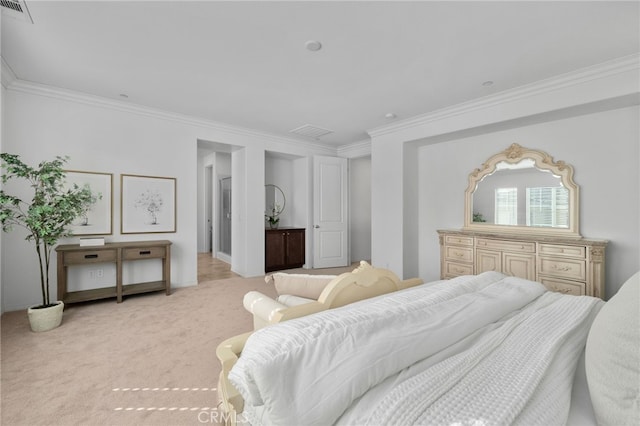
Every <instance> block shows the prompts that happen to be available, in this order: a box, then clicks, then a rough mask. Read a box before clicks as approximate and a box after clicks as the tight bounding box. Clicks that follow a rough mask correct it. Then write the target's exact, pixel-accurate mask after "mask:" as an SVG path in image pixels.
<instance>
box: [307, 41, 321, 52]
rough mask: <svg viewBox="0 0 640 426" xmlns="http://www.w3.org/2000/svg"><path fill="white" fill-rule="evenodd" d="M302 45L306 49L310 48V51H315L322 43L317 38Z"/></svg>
mask: <svg viewBox="0 0 640 426" xmlns="http://www.w3.org/2000/svg"><path fill="white" fill-rule="evenodd" d="M304 45H305V47H306V48H307V50H310V51H312V52H317V51H318V50H320V49H322V43H320V42H319V41H317V40H309V41H308V42H306V43H305V44H304Z"/></svg>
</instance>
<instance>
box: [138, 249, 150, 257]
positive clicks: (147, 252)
mask: <svg viewBox="0 0 640 426" xmlns="http://www.w3.org/2000/svg"><path fill="white" fill-rule="evenodd" d="M145 254H151V250H140V256H143V255H145Z"/></svg>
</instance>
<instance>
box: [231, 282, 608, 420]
mask: <svg viewBox="0 0 640 426" xmlns="http://www.w3.org/2000/svg"><path fill="white" fill-rule="evenodd" d="M600 306H601V301H599V300H598V299H594V298H590V297H575V296H565V295H561V294H557V293H549V292H546V291H545V289H544V287H543V286H542V285H541V284H538V283H534V282H531V281H526V280H521V279H518V278H512V277H505V276H504V275H502V274H498V273H494V272H491V273H484V274H481V275H479V276H477V277H470V276H467V277H459V278H456V279H453V280H449V281H444V282H438V283H436V284H431V285H429V284H426V285H423V286H420V287H415V288H411V289H407V290H404V291H401V292H397V293H393V294H390V295H386V296H382V297H378V298H375V299H369V300H365V301H362V302H358V303H355V304H352V305H349V306H346V307H343V308H340V309H334V310H330V311H325V312H322V313H320V314H316V315H312V316H309V317H304V318H300V319H297V320H293V321H288V322H284V323H281V324H278V325H275V326H272V327H267V328H264V329H261V330H259V331H257V332H256V333H254V334H253V335H252V336H251V337H250V338H249V340H248V341H247V344H246V346H245V347H244V349H243V352H242V355H241V357H240V359H239V360H238V362H237V364H236V365H235V366H234V368H233V369H232V371H231V373H230V375H229V379H230V380H231V382H232V383H233V384H234V386H235V387H236V388H237V389H238V391H239V392H240V394H241V395H242V396H243V398H244V400H245V410H244V414H245V416H246V417H247V418H248V420H249V421H250V422H251V423H252V424H265V425H271V424H273V425H302V424H304V425H329V424H334V423H340V424H381V425H387V424H402V425H405V424H452V423H458V424H475V423H476V422H482V424H512V423H520V424H536V423H537V424H562V423H564V421H565V420H566V416H567V413H568V407H569V398H570V392H571V382H572V377H573V372H574V370H575V365H576V362H577V359H578V356H579V354H580V351H581V350H582V347H583V346H584V341H585V339H586V334H587V331H588V329H589V326H590V324H591V321H592V319H593V317H594V315H595V313H596V312H597V310H598V308H599V307H600Z"/></svg>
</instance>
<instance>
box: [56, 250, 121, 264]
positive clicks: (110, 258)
mask: <svg viewBox="0 0 640 426" xmlns="http://www.w3.org/2000/svg"><path fill="white" fill-rule="evenodd" d="M116 257H117V251H116V250H95V251H87V250H83V251H78V252H73V251H71V252H66V253H64V261H63V262H64V264H65V265H80V264H83V263H101V262H115V261H116Z"/></svg>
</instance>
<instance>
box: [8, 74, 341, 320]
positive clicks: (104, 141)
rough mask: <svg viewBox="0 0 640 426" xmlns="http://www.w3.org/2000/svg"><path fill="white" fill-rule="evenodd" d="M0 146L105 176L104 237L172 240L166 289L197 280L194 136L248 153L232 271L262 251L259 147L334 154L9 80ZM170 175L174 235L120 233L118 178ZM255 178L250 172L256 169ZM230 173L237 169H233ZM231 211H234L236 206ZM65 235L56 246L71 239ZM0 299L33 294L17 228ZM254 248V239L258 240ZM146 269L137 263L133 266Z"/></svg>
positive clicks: (29, 255) (25, 246) (29, 299)
mask: <svg viewBox="0 0 640 426" xmlns="http://www.w3.org/2000/svg"><path fill="white" fill-rule="evenodd" d="M3 101H4V106H5V109H4V115H3V117H2V118H3V125H4V126H3V147H2V148H3V151H6V152H11V153H15V154H19V155H20V156H21V157H22V159H23V160H25V161H26V162H28V163H31V164H37V163H38V162H40V161H42V160H45V159H51V158H53V157H55V156H57V155H69V156H70V157H71V161H70V162H69V164H68V168H69V169H75V170H83V171H96V172H104V173H113V176H114V188H113V189H114V191H113V194H114V200H113V235H111V236H107V238H106V240H107V241H135V240H154V239H168V240H171V241H172V242H173V246H172V253H171V254H172V259H171V281H172V285H173V286H174V287H179V286H188V285H195V284H196V283H197V228H198V211H199V209H198V204H197V197H198V190H197V188H198V177H197V175H198V159H197V141H198V140H199V139H200V140H206V141H215V142H217V143H225V144H228V145H232V146H237V147H243V148H242V149H248V151H247V155H246V157H245V159H244V162H243V165H242V171H243V173H245V176H244V177H243V179H244V186H243V187H242V191H244V194H242V193H238V192H235V193H234V195H236V196H238V195H241V194H242V195H243V197H244V201H245V206H246V208H247V209H252V210H251V211H247V212H245V213H244V214H243V217H242V218H241V222H242V223H241V225H242V226H243V229H244V231H245V232H244V234H242V235H243V236H244V237H243V239H242V240H240V241H234V244H235V245H234V250H235V249H239V250H240V253H243V254H242V257H241V258H240V259H239V262H241V263H240V264H241V265H242V267H241V268H239V271H240V273H243V274H245V273H246V274H248V275H249V276H251V275H259V274H261V272H260V271H259V270H260V269H262V266H261V265H262V263H263V262H264V247H262V248H260V247H256V246H255V243H256V239H255V235H262V237H261V238H263V234H264V232H263V229H264V220H263V210H264V149H265V147H268V148H269V149H271V150H274V151H280V152H285V151H289V152H291V153H293V154H295V155H300V156H304V155H314V154H321V155H330V154H331V153H332V152H333V153H334V155H335V150H331V149H330V148H327V149H326V150H325V149H323V148H321V147H319V146H317V145H309V146H306V145H305V144H304V143H300V142H298V141H296V143H292V141H291V140H286V139H280V138H276V137H273V136H270V135H264V134H261V133H258V132H253V131H250V130H243V129H238V128H232V127H230V126H225V125H220V124H218V123H212V122H207V121H203V120H197V119H192V118H190V117H184V116H179V115H176V114H171V113H165V112H162V111H157V110H151V109H147V108H142V107H137V106H135V105H131V104H129V103H126V102H121V101H112V100H108V99H102V98H96V97H92V96H86V95H82V94H77V93H73V92H68V91H64V90H60V89H55V88H49V87H42V86H38V85H31V84H29V83H25V82H20V81H17V82H14V83H12V84H11V86H10V87H9V88H8V89H7V90H6V91H5V92H4V96H3ZM123 173H125V174H139V175H146V176H163V177H175V178H176V179H177V207H178V211H177V232H176V233H163V234H127V235H121V234H120V175H121V174H123ZM255 174H257V175H255ZM233 175H234V178H236V177H237V176H236V171H235V170H234V171H233ZM237 213H238V214H240V212H237ZM77 241H78V240H77V238H71V239H69V240H68V241H61V243H76V242H77ZM2 243H3V250H2V290H3V295H2V296H3V297H2V303H3V308H4V310H5V311H9V310H17V309H22V308H25V307H27V306H30V305H33V304H36V303H38V302H39V300H40V294H39V286H38V283H39V277H38V274H37V269H36V268H34V266H35V262H36V255H35V250H34V249H33V247H32V246H31V245H30V244H29V243H27V242H25V241H24V233H21V232H13V233H10V234H6V235H4V236H3V238H2ZM262 246H263V244H262ZM140 267H141V268H145V265H142V264H141V265H140ZM55 270H56V264H55V262H54V264H53V265H52V269H51V271H52V275H51V280H52V295H53V296H55V294H56V276H55V275H56V274H55Z"/></svg>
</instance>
